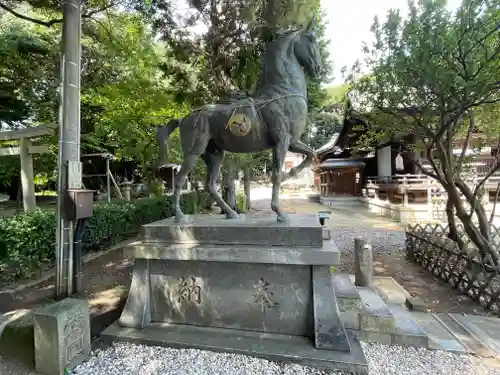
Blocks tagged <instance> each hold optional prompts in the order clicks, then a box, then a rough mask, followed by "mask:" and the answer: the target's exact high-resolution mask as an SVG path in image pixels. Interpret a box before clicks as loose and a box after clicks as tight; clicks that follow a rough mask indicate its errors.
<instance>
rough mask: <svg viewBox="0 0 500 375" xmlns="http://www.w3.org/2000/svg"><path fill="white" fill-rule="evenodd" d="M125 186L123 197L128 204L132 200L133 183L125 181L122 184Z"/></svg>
mask: <svg viewBox="0 0 500 375" xmlns="http://www.w3.org/2000/svg"><path fill="white" fill-rule="evenodd" d="M122 186H123V196H124V198H125V200H126V201H127V202H130V201H131V199H132V182H130V181H128V180H125V181H123V183H122Z"/></svg>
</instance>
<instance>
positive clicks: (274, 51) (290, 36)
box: [257, 29, 301, 88]
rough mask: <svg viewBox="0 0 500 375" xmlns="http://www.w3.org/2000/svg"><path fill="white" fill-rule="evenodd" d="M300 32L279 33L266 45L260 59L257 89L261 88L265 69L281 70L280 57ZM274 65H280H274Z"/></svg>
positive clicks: (293, 30) (297, 30) (294, 30)
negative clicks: (272, 67)
mask: <svg viewBox="0 0 500 375" xmlns="http://www.w3.org/2000/svg"><path fill="white" fill-rule="evenodd" d="M300 31H301V29H292V30H287V31H285V32H283V33H280V34H279V35H278V36H277V37H276V38H275V39H274V40H272V41H270V42H268V43H267V44H266V52H265V53H264V54H263V55H262V56H261V59H260V72H259V79H258V84H257V88H261V87H262V86H263V84H264V82H263V80H264V78H265V76H266V68H269V67H270V66H275V67H278V69H279V68H281V66H280V65H281V64H280V63H281V62H282V61H283V59H282V58H281V57H282V56H283V55H284V54H285V53H286V52H287V51H288V47H289V46H290V44H291V43H292V42H293V40H294V39H295V38H296V36H297V35H298V34H299V32H300ZM268 60H270V61H268ZM276 63H278V64H280V65H276ZM280 71H281V69H280Z"/></svg>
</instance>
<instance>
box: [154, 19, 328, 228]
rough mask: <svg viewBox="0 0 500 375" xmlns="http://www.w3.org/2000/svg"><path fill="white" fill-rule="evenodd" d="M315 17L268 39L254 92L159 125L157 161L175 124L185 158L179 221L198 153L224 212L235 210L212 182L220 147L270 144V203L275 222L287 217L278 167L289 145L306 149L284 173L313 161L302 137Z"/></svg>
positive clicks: (316, 58) (315, 48) (315, 66)
mask: <svg viewBox="0 0 500 375" xmlns="http://www.w3.org/2000/svg"><path fill="white" fill-rule="evenodd" d="M313 27H314V19H313V20H312V21H311V22H310V23H309V25H307V26H306V27H304V28H302V29H300V30H295V31H289V32H287V33H285V34H284V35H282V36H281V37H279V38H277V39H276V40H275V41H273V42H271V43H270V45H269V47H268V49H267V51H266V53H265V54H264V55H263V58H262V69H261V74H260V77H259V81H258V85H257V88H256V90H255V93H254V94H253V95H252V96H251V97H250V96H245V95H241V94H239V93H238V95H237V96H236V97H232V98H231V99H230V100H227V101H221V102H217V103H214V104H206V105H204V106H202V107H200V108H197V109H196V110H194V111H192V112H191V113H190V114H189V115H187V116H186V117H184V118H182V119H174V120H170V121H169V122H168V123H167V125H166V126H164V127H161V128H159V129H158V131H157V141H158V145H159V147H160V163H159V164H160V166H161V165H162V164H166V163H167V161H168V150H167V147H166V143H165V140H166V139H167V138H168V136H169V135H170V134H171V133H172V132H173V131H174V130H175V129H176V128H177V127H179V131H180V140H181V146H182V152H183V162H182V166H181V169H180V171H179V173H178V175H177V178H176V180H175V186H174V200H175V216H176V221H177V222H179V223H181V222H183V221H184V220H185V215H184V213H183V212H182V210H181V206H180V198H181V189H182V186H184V183H185V182H186V178H187V176H188V173H189V172H190V171H191V170H192V169H193V168H194V166H195V164H196V161H197V160H198V158H199V157H202V159H203V160H204V162H205V164H206V167H207V179H206V183H205V186H206V188H207V190H208V192H209V193H210V194H211V196H212V197H213V198H214V200H215V201H216V202H217V204H218V206H219V207H220V208H221V209H222V211H223V212H224V213H225V214H226V217H227V218H230V219H234V218H238V214H237V213H236V212H235V211H234V210H233V209H231V208H230V207H229V205H228V204H227V203H226V202H225V201H224V200H223V199H222V197H221V196H220V194H219V193H218V191H217V188H216V180H217V177H218V176H219V173H220V167H221V163H222V159H223V157H224V151H229V152H236V153H254V152H260V151H262V150H268V149H272V155H273V165H272V183H273V188H272V200H271V208H272V210H273V211H274V212H276V214H277V220H278V222H286V221H287V220H288V218H287V216H286V215H285V213H284V212H283V211H282V209H281V207H280V202H279V194H280V187H281V182H282V173H281V171H282V169H283V165H284V162H285V155H286V153H287V151H291V152H295V153H300V154H304V155H306V158H305V159H304V160H303V161H302V163H301V164H300V165H298V166H297V167H295V168H292V170H290V172H289V173H288V175H287V176H286V177H289V176H295V175H297V174H298V173H299V172H300V171H301V170H303V169H304V168H305V167H307V166H309V165H311V163H312V161H313V158H314V151H313V149H311V148H310V147H309V146H307V145H306V144H304V143H303V142H301V141H300V137H301V135H302V133H303V132H304V129H305V127H306V122H307V116H308V106H307V81H306V73H307V74H309V75H310V76H313V77H318V76H319V75H320V74H321V72H322V58H321V54H320V49H319V45H318V42H317V40H316V37H315V34H314V31H313Z"/></svg>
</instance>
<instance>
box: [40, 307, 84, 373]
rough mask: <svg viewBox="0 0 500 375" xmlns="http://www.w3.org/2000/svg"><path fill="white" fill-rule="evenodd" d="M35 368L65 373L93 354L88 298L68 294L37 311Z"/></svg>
mask: <svg viewBox="0 0 500 375" xmlns="http://www.w3.org/2000/svg"><path fill="white" fill-rule="evenodd" d="M33 324H34V337H35V366H36V371H37V372H39V373H41V374H44V375H63V374H66V370H71V369H73V368H74V367H75V366H77V365H79V364H80V363H81V362H82V361H83V360H84V359H85V358H86V357H87V356H88V355H89V354H90V348H91V346H90V317H89V304H88V302H87V301H86V300H79V299H72V298H66V299H64V300H62V301H59V302H56V303H54V304H52V305H48V306H45V307H42V308H40V309H38V310H37V311H35V314H34V316H33Z"/></svg>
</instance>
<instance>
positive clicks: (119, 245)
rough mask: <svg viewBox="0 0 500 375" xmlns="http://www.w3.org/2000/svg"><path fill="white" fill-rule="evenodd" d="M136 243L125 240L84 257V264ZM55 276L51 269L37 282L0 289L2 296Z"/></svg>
mask: <svg viewBox="0 0 500 375" xmlns="http://www.w3.org/2000/svg"><path fill="white" fill-rule="evenodd" d="M134 241H136V238H135V237H134V238H131V239H128V240H125V241H122V242H119V243H117V244H116V245H113V246H111V247H110V248H108V249H106V250H103V251H100V252H97V253H91V254H87V255H85V256H84V257H83V264H87V263H89V262H92V261H94V260H96V259H99V258H100V257H102V256H104V255H108V254H110V253H111V252H113V251H115V250H119V249H121V248H123V247H124V246H125V245H127V244H129V243H131V242H134ZM55 276H56V270H55V269H51V270H50V271H47V272H46V273H45V274H44V275H43V276H40V277H39V278H37V279H36V280H31V281H28V282H25V283H17V284H14V285H13V286H9V287H7V288H3V289H0V296H1V295H4V294H16V293H19V292H22V291H23V290H25V289H28V288H31V287H34V286H37V285H38V284H41V283H44V282H46V281H47V280H50V279H51V278H52V277H55Z"/></svg>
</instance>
